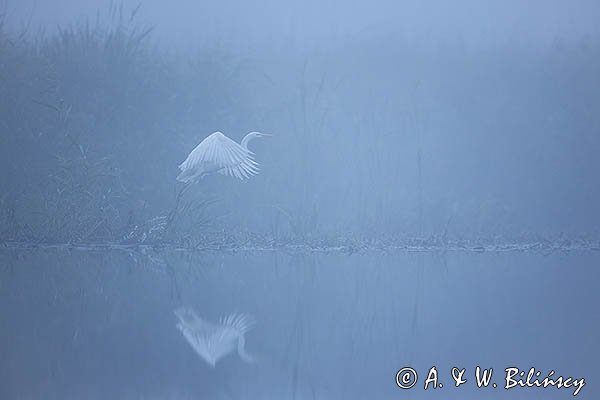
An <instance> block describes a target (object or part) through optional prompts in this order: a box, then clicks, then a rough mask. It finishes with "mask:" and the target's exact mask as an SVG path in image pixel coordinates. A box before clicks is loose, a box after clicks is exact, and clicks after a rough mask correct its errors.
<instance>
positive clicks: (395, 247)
mask: <svg viewBox="0 0 600 400" xmlns="http://www.w3.org/2000/svg"><path fill="white" fill-rule="evenodd" d="M2 249H4V250H17V251H22V250H51V249H56V250H61V249H62V250H80V251H113V250H117V251H142V252H144V251H148V250H173V251H232V252H240V251H250V252H252V251H292V252H294V251H300V252H304V251H311V252H315V251H316V252H339V253H350V254H352V253H363V252H370V251H384V252H385V251H401V252H439V251H442V252H446V251H450V252H525V251H528V252H529V251H534V252H544V253H551V252H580V251H599V250H600V241H598V240H596V241H594V240H585V239H556V240H548V239H538V240H532V239H529V240H523V241H516V242H515V241H513V242H511V241H503V240H499V239H496V240H487V241H486V240H477V241H473V240H448V241H443V240H442V239H441V238H433V237H432V238H403V239H391V238H388V239H381V240H374V239H364V240H360V239H348V238H336V239H331V240H311V241H307V242H297V241H291V240H290V241H285V240H274V239H272V238H267V237H256V236H255V235H253V237H251V236H248V237H246V238H245V239H242V238H240V237H237V238H232V237H229V236H228V237H224V236H223V235H212V236H205V237H204V238H203V240H201V241H200V242H199V243H197V244H195V245H190V244H188V245H177V244H172V243H164V242H163V243H160V242H154V243H152V242H148V243H123V242H121V243H110V242H105V243H42V242H14V241H12V242H11V241H8V242H0V250H2Z"/></svg>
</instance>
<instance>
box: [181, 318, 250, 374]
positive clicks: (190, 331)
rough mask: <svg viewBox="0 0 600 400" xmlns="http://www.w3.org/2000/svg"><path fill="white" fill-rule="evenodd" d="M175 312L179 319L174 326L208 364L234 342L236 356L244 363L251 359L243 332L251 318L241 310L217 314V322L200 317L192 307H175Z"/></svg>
mask: <svg viewBox="0 0 600 400" xmlns="http://www.w3.org/2000/svg"><path fill="white" fill-rule="evenodd" d="M175 315H176V316H177V318H178V319H179V323H178V324H177V329H179V330H180V331H181V333H182V334H183V336H184V337H185V339H186V340H187V341H188V343H189V344H190V345H191V346H192V348H193V349H194V350H195V351H196V353H197V354H198V355H199V356H200V357H202V359H204V361H206V362H207V363H208V365H210V366H211V367H214V366H215V364H216V363H217V361H219V360H220V359H221V358H223V357H224V356H226V355H227V354H229V353H231V352H232V351H233V350H234V349H235V347H236V346H237V352H238V355H239V356H240V358H241V359H242V360H244V361H246V362H248V363H251V362H253V361H254V359H253V358H252V357H251V356H250V355H248V354H247V353H246V350H245V348H244V346H245V344H246V339H245V337H244V335H245V334H246V332H247V331H248V330H249V329H250V328H251V327H252V325H254V319H253V318H252V317H250V316H248V315H245V314H231V315H228V316H225V317H221V318H220V319H219V322H218V323H212V322H208V321H204V320H203V319H202V318H200V317H198V316H197V315H196V313H195V312H194V310H192V309H189V308H183V307H182V308H178V309H177V310H175Z"/></svg>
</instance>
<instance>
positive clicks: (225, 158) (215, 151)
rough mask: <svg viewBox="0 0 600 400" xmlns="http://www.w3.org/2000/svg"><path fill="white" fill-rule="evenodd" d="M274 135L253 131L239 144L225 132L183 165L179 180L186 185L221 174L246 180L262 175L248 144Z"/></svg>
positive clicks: (208, 140)
mask: <svg viewBox="0 0 600 400" xmlns="http://www.w3.org/2000/svg"><path fill="white" fill-rule="evenodd" d="M265 136H271V135H269V134H266V133H260V132H250V133H249V134H247V135H246V136H244V138H243V139H242V142H241V143H240V144H237V143H236V142H234V141H233V140H231V139H229V138H228V137H227V136H225V135H223V134H222V133H221V132H215V133H213V134H211V135H210V136H208V137H207V138H206V139H204V140H203V141H202V142H200V144H199V145H198V146H196V148H195V149H194V150H192V152H191V153H190V154H189V155H188V156H187V158H186V159H185V161H184V162H182V163H181V164H180V165H179V169H180V170H181V173H180V174H179V175H178V176H177V180H178V181H180V182H185V183H192V182H197V181H199V180H200V179H202V178H203V177H204V176H205V175H207V174H210V173H213V172H218V173H220V174H223V175H228V176H233V177H236V178H239V179H241V180H244V179H245V178H250V177H251V176H253V175H256V174H258V171H259V168H258V163H257V162H256V161H254V153H253V152H252V151H250V150H249V149H248V142H250V141H251V140H252V139H254V138H259V137H265Z"/></svg>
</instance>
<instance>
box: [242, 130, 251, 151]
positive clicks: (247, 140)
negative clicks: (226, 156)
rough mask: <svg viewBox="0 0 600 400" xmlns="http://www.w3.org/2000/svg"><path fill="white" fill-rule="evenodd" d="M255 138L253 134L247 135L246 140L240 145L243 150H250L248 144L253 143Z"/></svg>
mask: <svg viewBox="0 0 600 400" xmlns="http://www.w3.org/2000/svg"><path fill="white" fill-rule="evenodd" d="M254 138H255V136H254V134H253V132H250V133H249V134H247V135H246V136H244V138H243V139H242V143H240V144H241V146H242V147H243V148H245V149H246V150H248V142H249V141H251V140H252V139H254Z"/></svg>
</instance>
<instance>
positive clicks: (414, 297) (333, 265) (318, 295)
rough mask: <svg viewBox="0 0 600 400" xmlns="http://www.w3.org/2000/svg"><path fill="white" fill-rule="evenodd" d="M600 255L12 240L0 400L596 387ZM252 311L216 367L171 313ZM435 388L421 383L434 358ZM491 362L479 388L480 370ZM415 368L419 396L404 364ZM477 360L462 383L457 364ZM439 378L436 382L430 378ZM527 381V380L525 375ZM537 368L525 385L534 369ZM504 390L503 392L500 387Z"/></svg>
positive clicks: (0, 331)
mask: <svg viewBox="0 0 600 400" xmlns="http://www.w3.org/2000/svg"><path fill="white" fill-rule="evenodd" d="M599 261H600V253H599V252H597V251H589V250H584V251H572V252H541V251H540V252H535V251H532V252H516V251H515V252H480V253H476V252H467V251H465V252H461V251H448V252H443V251H431V252H406V251H389V252H386V251H377V252H375V251H365V252H361V253H356V254H345V253H342V252H309V251H239V252H222V253H220V252H186V251H176V250H165V249H162V250H152V249H145V250H143V251H125V250H113V251H94V250H85V251H84V250H73V249H71V250H69V249H61V248H56V249H45V250H44V249H30V250H14V249H13V250H10V249H5V250H0V360H1V361H0V398H2V399H109V398H110V399H368V398H377V399H409V398H410V399H420V398H424V399H514V398H519V399H568V398H573V392H574V390H575V388H574V387H571V388H561V389H557V388H556V387H548V388H546V389H539V388H519V387H516V388H511V389H509V390H506V389H504V385H505V383H506V382H505V376H506V372H505V369H506V368H509V367H515V368H520V370H523V371H525V375H526V374H527V371H529V369H530V368H532V367H534V368H536V371H539V372H540V375H539V378H538V379H540V380H541V379H543V378H545V377H547V376H548V374H549V373H550V371H551V370H554V371H555V373H554V375H553V378H557V377H559V376H563V377H564V378H565V379H566V378H568V377H573V378H576V379H581V378H584V379H585V386H584V387H583V388H582V389H581V391H580V393H579V395H578V396H577V398H584V399H588V398H590V399H591V398H599V397H598V396H600V385H599V384H598V380H599V379H600V366H599V364H598V356H600V345H599V344H598V337H600V312H599V308H598V305H599V304H600V294H599V293H600V292H599V291H598V283H599V282H600V280H599V278H600V269H599V268H598V267H599V266H600V262H599ZM182 306H185V307H190V308H192V309H194V310H195V311H196V312H197V314H198V315H199V316H201V317H203V318H206V319H207V320H209V321H218V320H219V317H221V316H224V315H228V314H231V313H234V312H237V313H246V314H249V315H252V316H253V317H254V319H255V320H256V324H255V325H254V326H253V327H252V329H251V330H250V331H248V332H247V334H246V336H245V339H246V344H245V348H246V351H247V352H248V353H250V354H252V355H253V356H254V357H255V359H256V361H255V362H254V363H246V362H244V361H242V359H240V357H239V356H238V355H237V353H236V352H233V353H232V354H230V355H228V356H226V357H225V358H223V359H222V360H220V361H219V362H218V363H217V364H216V366H215V367H214V368H213V367H212V366H210V365H208V364H207V363H206V362H205V361H204V360H203V359H202V358H200V357H199V356H198V355H197V354H196V353H195V352H194V350H193V349H192V347H191V346H190V345H189V344H188V343H187V342H186V340H185V338H184V337H183V335H182V334H181V332H180V331H179V330H178V329H177V328H176V324H177V318H176V316H175V314H174V310H175V309H177V308H178V307H182ZM433 366H435V367H436V368H437V372H438V380H437V383H438V384H439V383H442V385H443V387H442V388H437V389H434V388H432V387H431V386H433V383H432V384H431V385H430V388H429V389H428V390H426V391H425V390H424V382H425V379H426V378H427V375H428V374H429V373H430V370H431V368H432V367H433ZM477 366H480V367H481V368H493V369H494V370H493V374H492V379H491V381H490V387H487V388H477V385H476V380H475V368H476V367H477ZM404 367H412V368H414V370H415V371H416V372H417V373H418V382H417V384H416V385H415V386H414V387H413V388H412V389H407V390H405V389H401V388H399V387H398V385H397V384H396V373H397V372H398V371H399V370H400V369H401V368H404ZM453 367H458V368H465V370H466V371H465V373H464V378H466V379H467V382H466V383H464V384H463V385H461V386H460V387H458V388H457V387H454V380H453V379H452V375H451V369H452V368H453ZM430 377H432V375H430ZM516 378H517V377H515V379H516ZM523 379H525V378H523ZM492 383H496V384H497V386H498V387H497V388H493V387H491V385H492Z"/></svg>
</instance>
